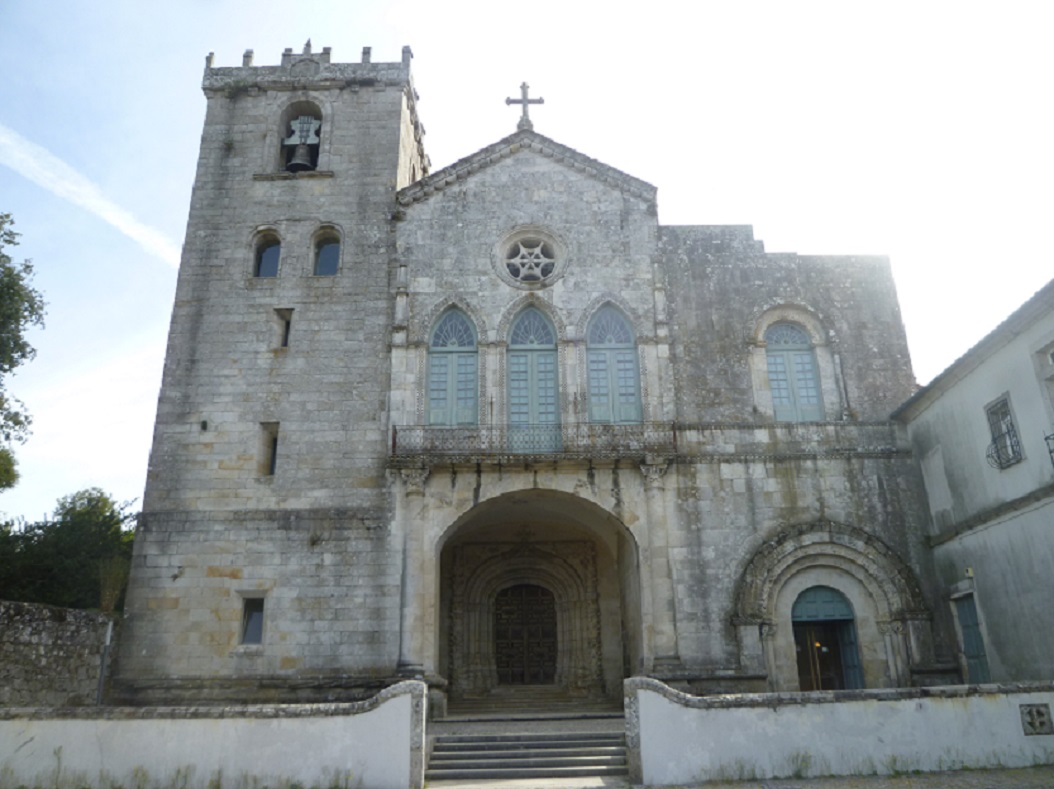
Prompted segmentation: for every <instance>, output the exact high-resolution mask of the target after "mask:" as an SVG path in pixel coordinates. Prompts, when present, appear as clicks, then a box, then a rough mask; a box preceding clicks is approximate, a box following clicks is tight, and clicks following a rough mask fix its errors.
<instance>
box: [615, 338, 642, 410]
mask: <svg viewBox="0 0 1054 789" xmlns="http://www.w3.org/2000/svg"><path fill="white" fill-rule="evenodd" d="M615 372H616V375H617V384H618V401H617V404H616V412H615V421H616V422H623V423H625V422H639V421H640V420H641V408H640V375H639V374H638V373H637V353H636V350H635V349H626V350H620V351H616V352H615Z"/></svg>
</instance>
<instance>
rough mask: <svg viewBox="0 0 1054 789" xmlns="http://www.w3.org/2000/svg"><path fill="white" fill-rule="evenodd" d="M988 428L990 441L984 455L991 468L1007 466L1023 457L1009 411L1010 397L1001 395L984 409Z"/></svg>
mask: <svg viewBox="0 0 1054 789" xmlns="http://www.w3.org/2000/svg"><path fill="white" fill-rule="evenodd" d="M986 415H987V417H988V429H989V430H990V431H991V435H992V443H991V444H989V445H988V451H987V452H986V453H985V456H986V457H987V459H988V465H990V466H991V467H992V468H999V469H1003V468H1008V467H1010V466H1012V465H1014V464H1015V463H1020V462H1021V461H1022V460H1023V459H1024V455H1023V454H1022V453H1021V441H1020V439H1019V438H1018V435H1017V428H1016V427H1014V417H1013V415H1012V414H1011V412H1010V398H1008V397H1001V398H999V399H998V400H996V401H995V402H994V403H992V404H991V405H989V406H988V408H987V409H986Z"/></svg>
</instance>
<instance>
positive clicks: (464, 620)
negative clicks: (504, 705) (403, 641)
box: [436, 490, 642, 700]
mask: <svg viewBox="0 0 1054 789" xmlns="http://www.w3.org/2000/svg"><path fill="white" fill-rule="evenodd" d="M437 552H438V560H439V573H438V575H439V581H440V584H439V586H440V595H439V597H440V600H439V610H438V617H437V620H438V621H437V623H436V626H437V629H438V633H437V640H436V643H437V647H438V653H439V654H438V667H439V673H440V674H441V675H443V676H444V677H446V678H447V680H448V692H449V695H450V697H451V699H452V700H458V699H470V698H485V697H487V696H489V695H491V694H493V693H495V692H500V691H504V690H507V689H510V688H514V687H516V686H525V685H529V686H548V688H549V689H550V690H551V691H552V692H555V693H557V694H563V695H565V696H566V697H569V698H583V699H603V698H607V699H618V698H620V697H621V694H622V679H623V678H624V677H627V676H630V675H632V674H633V673H636V672H637V671H638V670H639V668H638V667H639V666H640V663H641V652H642V647H641V643H642V625H641V613H640V612H641V602H640V572H639V558H638V550H637V544H636V541H635V540H634V538H633V536H632V535H631V534H630V533H629V531H628V530H627V529H626V528H625V526H623V525H622V524H621V523H620V522H619V521H618V520H617V519H616V518H615V517H613V516H612V515H611V514H609V513H607V512H605V511H604V510H603V509H602V508H600V507H598V506H597V505H595V504H592V503H590V502H588V501H586V500H584V499H581V498H579V497H577V496H574V495H572V494H568V493H561V492H558V491H546V490H527V491H517V492H513V493H507V494H504V495H502V496H498V497H496V498H495V499H492V500H490V501H487V502H484V503H482V504H480V505H479V506H477V507H475V508H473V510H471V511H470V512H469V513H467V514H466V515H465V516H463V517H462V518H461V519H459V520H458V521H457V522H456V523H454V524H452V525H451V527H450V528H449V529H448V530H447V532H446V534H445V535H444V539H443V541H442V542H441V544H440V545H439V546H438V548H437ZM547 692H548V691H547Z"/></svg>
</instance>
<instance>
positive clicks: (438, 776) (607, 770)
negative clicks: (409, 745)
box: [425, 767, 629, 781]
mask: <svg viewBox="0 0 1054 789" xmlns="http://www.w3.org/2000/svg"><path fill="white" fill-rule="evenodd" d="M628 774H629V771H628V770H627V768H625V767H545V768H538V769H531V768H529V767H524V768H518V767H487V768H484V769H479V770H472V769H451V770H431V769H430V770H429V771H428V772H427V774H426V776H425V778H426V780H428V781H449V780H459V781H473V780H476V781H482V780H494V779H514V778H534V779H539V778H588V777H593V776H605V775H611V776H622V775H628Z"/></svg>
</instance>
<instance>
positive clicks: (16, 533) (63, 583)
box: [0, 488, 136, 611]
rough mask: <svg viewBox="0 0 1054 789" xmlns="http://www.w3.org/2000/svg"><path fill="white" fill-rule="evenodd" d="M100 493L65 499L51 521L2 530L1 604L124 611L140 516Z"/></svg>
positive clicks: (91, 490)
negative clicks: (122, 604) (130, 564)
mask: <svg viewBox="0 0 1054 789" xmlns="http://www.w3.org/2000/svg"><path fill="white" fill-rule="evenodd" d="M127 510H128V505H127V504H126V505H122V506H119V505H117V504H116V503H115V502H114V500H113V499H111V498H110V497H109V496H108V495H106V494H105V493H103V492H102V491H101V490H99V489H98V488H88V489H87V490H82V491H79V492H77V493H74V494H72V495H70V496H64V497H63V498H61V499H59V501H58V503H57V504H56V506H55V513H54V516H53V518H52V519H51V520H45V521H43V522H40V523H23V524H19V525H17V526H16V525H15V524H11V523H7V524H3V525H2V526H0V567H3V568H4V572H3V573H0V599H4V600H18V601H21V602H26V603H48V604H50V605H57V606H64V607H67V608H101V609H103V610H106V611H112V610H114V609H115V608H120V605H121V602H122V600H121V598H122V596H123V594H124V585H125V581H126V580H127V577H128V566H129V562H130V560H131V556H132V539H133V536H134V532H133V531H132V527H133V524H134V521H135V517H136V516H135V515H134V514H131V513H129V512H128V511H127Z"/></svg>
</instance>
